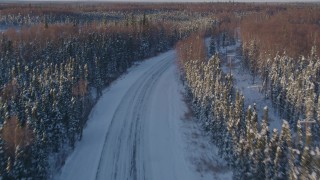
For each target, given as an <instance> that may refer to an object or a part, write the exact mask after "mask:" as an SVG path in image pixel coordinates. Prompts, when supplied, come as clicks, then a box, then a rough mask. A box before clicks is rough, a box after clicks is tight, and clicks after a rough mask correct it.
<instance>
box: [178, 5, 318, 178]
mask: <svg viewBox="0 0 320 180" xmlns="http://www.w3.org/2000/svg"><path fill="white" fill-rule="evenodd" d="M318 14H319V6H315V7H310V6H309V5H306V6H302V5H301V6H299V7H298V6H294V5H292V6H287V7H285V8H281V9H279V10H277V11H269V10H268V11H261V12H259V13H256V12H255V13H248V15H246V16H241V17H239V16H238V17H237V15H235V16H232V15H230V17H231V18H230V21H228V22H226V23H225V24H226V25H225V27H226V29H225V31H214V33H213V35H212V37H211V43H210V48H209V49H210V52H209V54H213V56H212V57H211V58H207V52H206V49H207V48H206V47H205V44H204V36H203V34H202V33H196V34H194V35H192V36H191V37H189V38H188V39H186V40H183V41H180V42H179V44H178V45H177V50H178V52H179V65H180V68H181V73H182V81H183V82H184V84H185V85H186V98H187V99H188V101H189V102H190V103H191V105H192V109H193V112H194V114H195V116H196V117H197V119H198V120H199V121H200V122H201V124H202V125H203V127H204V129H205V130H206V131H208V132H210V134H211V136H212V139H213V142H214V143H215V144H216V145H217V147H218V148H219V152H220V155H221V156H222V157H224V158H225V160H226V161H227V162H228V164H229V166H230V168H232V169H233V173H234V174H233V175H234V176H233V178H234V179H319V178H320V151H319V142H320V139H319V136H320V132H319V130H320V129H319V128H320V127H319V126H320V102H319V84H318V82H319V80H320V79H319V75H320V74H319V72H320V69H319V63H320V58H319V56H318V53H319V49H318V47H319V45H320V44H319V38H318V36H317V34H318V33H319V32H320V24H319V22H320V21H319V20H320V19H319V17H320V16H319V15H318ZM297 24H299V25H297ZM239 30H240V31H241V37H237V36H238V34H237V33H235V32H236V31H239ZM236 38H239V39H241V42H242V46H241V47H242V49H241V50H240V55H241V56H242V64H243V67H244V68H245V69H247V70H248V71H249V72H250V73H251V75H252V76H253V77H254V76H259V77H260V78H261V79H262V80H263V91H262V92H261V93H264V94H265V95H266V98H271V100H272V103H273V106H274V107H275V108H276V109H277V110H278V111H279V112H278V113H279V114H280V117H282V118H283V119H284V120H283V122H282V128H281V129H269V120H270V119H269V118H268V107H265V108H264V109H263V111H264V115H263V118H262V119H258V113H257V107H256V105H255V104H252V105H251V106H249V107H244V102H245V98H246V97H244V96H243V95H241V92H238V91H237V90H236V89H235V87H234V85H233V74H230V73H228V74H224V73H223V72H222V70H221V59H222V58H225V55H224V54H218V52H219V49H220V48H222V47H224V46H226V45H230V44H233V43H235V39H236ZM296 41H297V42H296ZM291 42H292V43H291ZM199 48H200V50H199ZM209 57H210V56H209ZM252 83H253V84H254V83H255V82H254V78H253V82H252Z"/></svg>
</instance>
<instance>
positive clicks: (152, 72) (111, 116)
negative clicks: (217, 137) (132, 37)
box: [54, 50, 232, 180]
mask: <svg viewBox="0 0 320 180" xmlns="http://www.w3.org/2000/svg"><path fill="white" fill-rule="evenodd" d="M175 59H176V52H175V51H173V50H171V51H168V52H166V53H163V54H161V55H159V56H157V57H155V58H151V59H148V60H145V61H143V62H142V63H140V64H139V65H137V66H135V67H133V68H131V69H130V70H129V72H128V74H126V75H124V76H122V77H121V78H120V79H118V80H117V81H116V82H115V83H113V84H112V85H111V86H110V87H109V88H108V89H106V90H105V91H104V92H103V96H102V97H101V98H100V100H99V101H98V103H97V104H96V106H95V107H94V108H93V110H92V112H91V114H90V117H89V120H88V122H87V126H86V128H85V129H84V132H83V139H82V140H81V141H80V142H78V143H77V145H76V148H75V150H74V152H73V153H72V154H71V155H70V156H69V157H68V159H67V160H66V163H65V165H64V166H63V168H62V169H61V172H59V174H57V175H56V176H55V177H54V179H61V180H65V179H68V180H73V179H74V180H81V179H84V180H91V179H110V180H116V179H121V180H123V179H139V180H140V179H147V180H156V179H159V180H164V179H165V180H171V179H177V180H180V179H183V180H188V179H192V180H193V179H195V180H201V179H231V175H232V174H231V172H229V171H228V170H227V168H226V167H225V166H224V161H222V160H221V159H220V158H218V155H217V151H216V148H215V147H214V145H212V143H211V142H210V137H208V136H206V135H204V134H203V133H202V132H203V131H202V130H201V128H200V127H199V126H198V125H197V123H196V122H194V121H193V120H192V118H191V119H190V118H188V117H187V116H186V114H187V113H188V108H187V107H186V105H185V103H184V101H183V96H182V94H181V91H182V89H183V88H182V87H181V86H182V85H181V84H180V81H179V80H178V75H177V70H176V69H177V68H176V65H175Z"/></svg>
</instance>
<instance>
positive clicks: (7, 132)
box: [0, 19, 189, 179]
mask: <svg viewBox="0 0 320 180" xmlns="http://www.w3.org/2000/svg"><path fill="white" fill-rule="evenodd" d="M178 32H179V35H178ZM188 33H189V31H184V30H181V29H179V26H178V25H175V24H170V23H158V22H157V23H154V22H152V21H149V20H147V19H146V20H145V21H141V23H139V22H136V21H135V22H132V23H131V22H130V23H119V24H115V25H110V24H104V23H103V22H100V23H91V24H87V25H74V24H59V25H46V24H38V25H35V26H32V27H28V28H22V29H21V30H19V31H15V30H14V29H11V30H9V31H6V32H4V33H3V34H2V35H1V38H0V49H1V51H0V134H1V135H0V177H1V178H2V179H47V178H50V176H51V174H50V173H51V172H52V171H54V170H56V169H57V168H59V167H61V166H62V164H63V163H64V160H65V158H66V156H67V154H68V153H69V152H70V149H71V150H72V149H73V148H74V147H75V142H76V141H77V140H79V139H81V136H82V130H83V128H84V126H85V123H86V120H87V116H88V114H89V112H90V110H91V108H92V107H93V105H94V103H95V102H96V100H97V98H99V96H101V94H102V89H103V88H105V87H106V86H108V85H109V84H110V83H111V82H112V81H113V80H115V79H116V78H117V77H119V76H120V75H121V74H123V73H125V72H126V70H127V69H128V68H129V67H130V66H131V65H132V64H133V63H134V62H136V61H138V60H142V59H144V58H146V57H150V56H154V55H156V54H158V53H159V52H163V51H166V50H168V49H169V48H170V47H172V46H173V45H174V43H175V42H176V41H177V40H178V39H179V38H180V37H185V36H188Z"/></svg>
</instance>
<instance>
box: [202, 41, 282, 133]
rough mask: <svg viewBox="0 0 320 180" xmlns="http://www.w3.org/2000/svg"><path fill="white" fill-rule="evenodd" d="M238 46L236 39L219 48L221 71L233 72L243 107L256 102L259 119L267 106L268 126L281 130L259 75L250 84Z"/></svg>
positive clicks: (238, 42) (207, 43) (248, 74)
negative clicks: (242, 96)
mask: <svg viewBox="0 0 320 180" xmlns="http://www.w3.org/2000/svg"><path fill="white" fill-rule="evenodd" d="M205 42H206V45H207V46H209V44H210V38H207V39H206V40H205ZM239 48H240V49H241V42H240V40H238V41H236V44H235V45H230V46H226V47H225V48H220V50H219V53H220V54H221V56H222V57H223V58H222V59H221V65H222V71H223V72H224V73H226V74H227V73H230V71H231V73H232V74H233V78H234V86H235V88H236V89H237V90H238V91H239V92H240V93H241V94H243V95H244V96H245V107H248V106H249V105H253V104H254V103H256V107H257V111H258V115H259V119H260V120H261V119H262V118H263V109H264V108H265V107H266V106H267V107H268V110H269V111H268V112H269V114H268V116H269V128H270V129H274V128H276V129H279V130H281V125H282V119H281V118H280V116H279V114H278V113H277V110H276V109H275V108H273V106H272V102H271V100H270V99H266V98H265V95H264V94H263V93H261V92H260V90H261V87H262V80H261V79H260V77H259V76H256V77H255V83H254V84H252V75H251V74H250V72H249V71H248V69H246V68H245V67H244V65H242V60H241V58H242V57H241V56H239V53H238V52H237V51H238V50H239ZM226 51H227V56H230V57H231V65H230V63H229V62H230V59H227V58H226V55H225V53H226ZM230 68H231V69H230Z"/></svg>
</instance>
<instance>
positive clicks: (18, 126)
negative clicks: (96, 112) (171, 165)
mask: <svg viewBox="0 0 320 180" xmlns="http://www.w3.org/2000/svg"><path fill="white" fill-rule="evenodd" d="M0 32H1V37H0V49H1V50H0V179H52V178H53V174H54V173H55V172H57V171H59V169H60V168H61V167H62V166H63V165H64V163H65V160H66V158H67V157H68V155H69V154H70V152H72V151H73V150H74V149H75V148H77V147H76V143H77V142H78V141H81V139H82V132H83V129H84V128H86V123H87V119H88V116H89V114H90V112H91V110H92V108H93V107H94V105H95V104H96V103H97V101H98V100H99V98H100V97H101V96H102V95H103V90H104V89H105V88H107V87H109V86H110V85H111V84H112V83H113V82H114V81H116V80H117V79H118V78H119V77H120V76H121V75H123V74H126V73H127V70H128V69H129V68H130V67H132V66H134V65H135V64H136V63H138V62H140V61H141V60H143V59H146V58H149V57H153V56H156V55H158V54H160V53H162V52H166V51H168V50H170V49H174V50H176V51H177V54H178V60H177V66H178V68H179V76H180V79H181V82H182V84H183V85H184V88H185V92H184V96H185V98H186V102H187V103H188V104H190V106H191V107H192V114H193V116H194V118H195V119H196V120H197V121H198V122H199V123H200V124H201V127H202V128H203V131H204V132H206V133H209V134H210V137H211V139H212V142H213V143H214V144H215V145H216V146H217V147H218V149H219V155H220V156H221V157H222V158H223V159H225V160H226V162H227V164H228V167H229V168H231V169H232V171H233V176H232V178H233V179H319V178H320V150H319V143H320V97H319V95H320V86H319V82H320V58H319V56H318V54H319V53H320V6H319V4H308V3H288V4H277V3H275V4H272V3H270V4H268V3H266V4H262V3H261V4H259V3H235V2H228V3H223V2H221V3H102V2H101V3H98V2H96V3H85V2H73V3H71V2H65V3H62V2H61V3H49V2H48V3H35V2H30V3H29V2H28V3H27V2H25V3H1V4H0ZM206 39H208V40H209V44H206V43H205V40H206ZM237 43H238V44H239V47H238V48H237V49H236V51H237V56H239V57H241V60H240V63H241V67H242V68H243V71H246V72H248V74H250V76H252V84H255V83H257V81H258V79H260V80H261V84H262V85H261V94H263V96H264V97H265V99H268V100H270V101H271V102H272V108H273V109H275V110H276V112H269V111H268V110H269V107H264V108H263V109H258V108H259V107H260V106H257V105H256V104H251V105H249V106H246V105H247V104H246V103H245V102H246V99H247V98H248V97H245V96H244V95H243V94H242V92H241V89H238V88H237V83H235V76H237V74H232V73H231V72H230V73H226V72H224V71H223V65H222V64H223V62H224V61H226V60H227V58H226V54H227V50H226V48H227V47H230V46H232V45H236V44H237ZM224 50H225V54H224ZM110 103H112V102H110ZM258 111H259V112H260V111H261V112H263V117H262V118H261V117H260V116H259V115H258ZM270 113H276V114H277V115H279V117H280V118H281V122H279V123H280V124H282V126H281V127H279V129H270V128H269V124H270V123H272V121H276V120H274V119H272V120H270V118H269V114H270ZM279 121H280V120H279Z"/></svg>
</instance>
